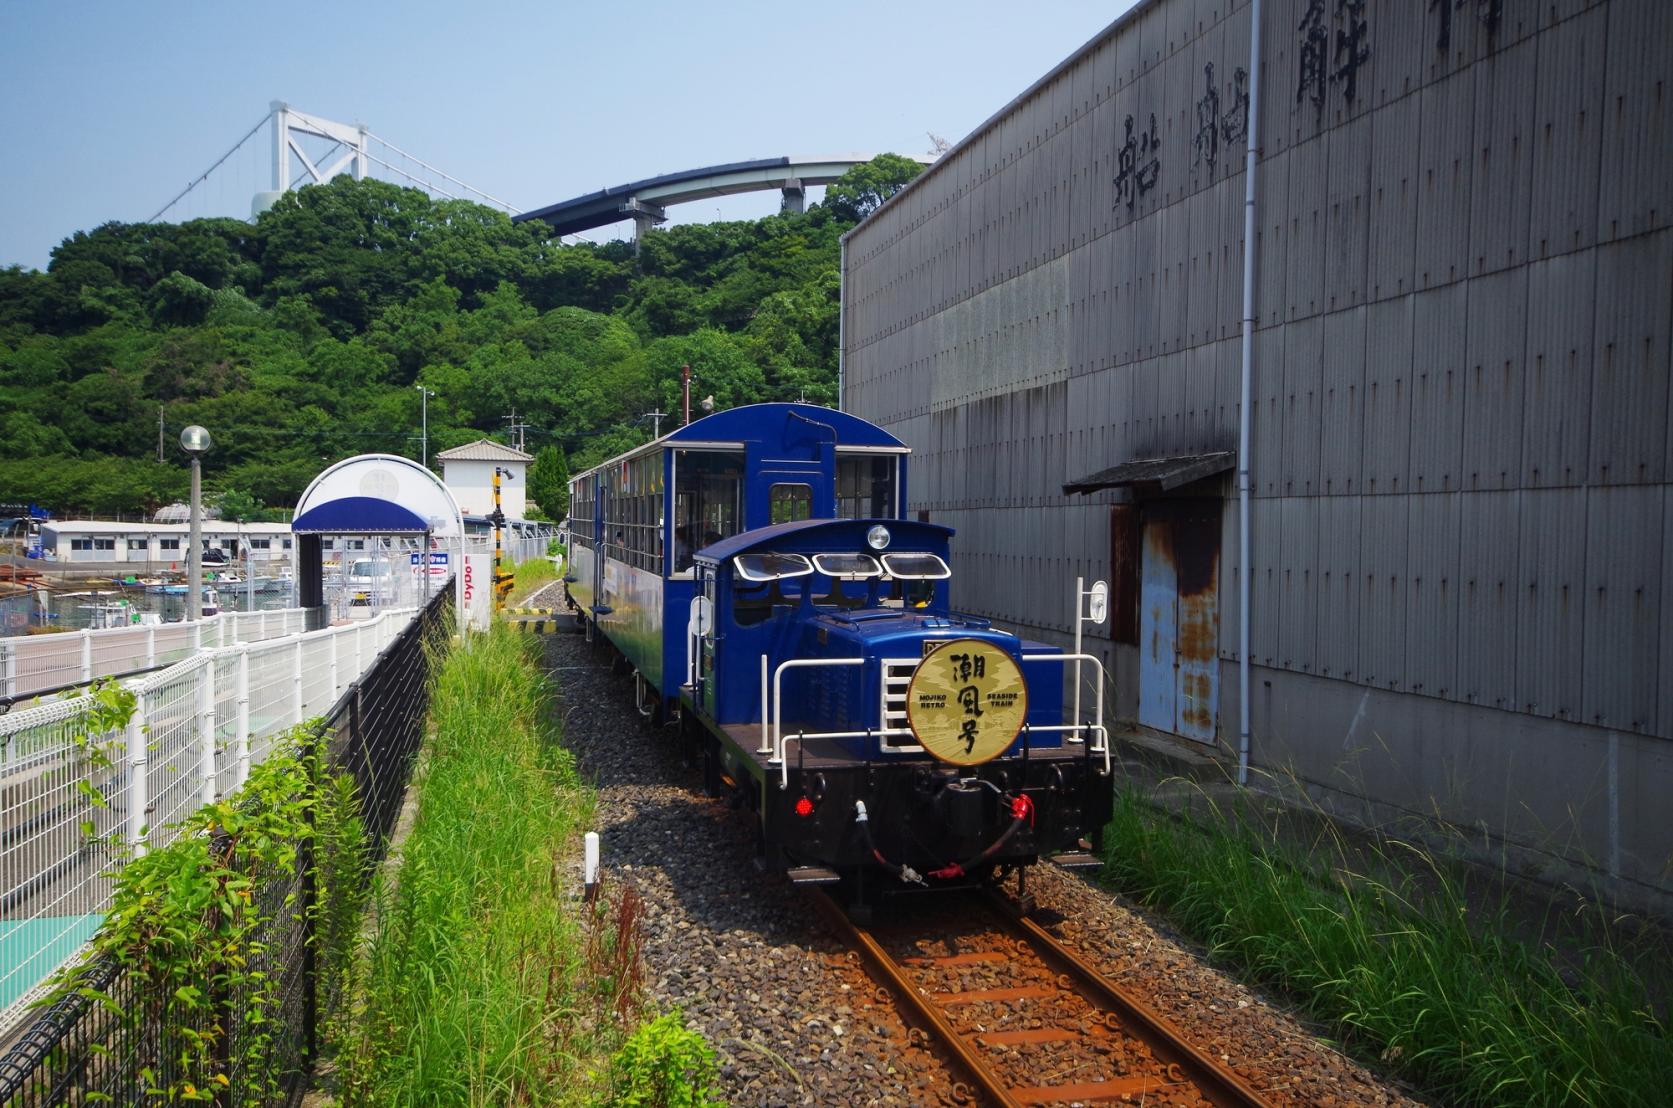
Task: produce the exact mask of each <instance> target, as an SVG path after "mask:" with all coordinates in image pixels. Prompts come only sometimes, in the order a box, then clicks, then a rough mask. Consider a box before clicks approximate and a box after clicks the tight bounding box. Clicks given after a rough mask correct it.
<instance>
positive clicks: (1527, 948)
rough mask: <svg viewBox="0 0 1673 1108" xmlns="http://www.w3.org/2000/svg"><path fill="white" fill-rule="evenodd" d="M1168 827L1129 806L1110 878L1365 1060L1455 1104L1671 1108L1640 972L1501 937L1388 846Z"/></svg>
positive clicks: (1226, 812) (1611, 955) (1664, 1054)
mask: <svg viewBox="0 0 1673 1108" xmlns="http://www.w3.org/2000/svg"><path fill="white" fill-rule="evenodd" d="M1205 809H1206V810H1205ZM1192 817H1193V819H1192V821H1191V822H1186V821H1184V820H1181V819H1176V818H1175V817H1173V816H1170V815H1168V814H1167V813H1165V812H1162V811H1159V810H1158V809H1156V808H1154V807H1152V806H1151V805H1149V804H1148V803H1146V802H1145V801H1144V800H1143V799H1142V798H1141V797H1139V796H1138V795H1137V794H1136V793H1135V792H1133V791H1131V790H1129V791H1126V792H1124V793H1122V794H1121V795H1120V796H1119V797H1118V800H1117V804H1116V810H1115V817H1114V819H1113V820H1112V822H1111V823H1110V825H1109V828H1108V830H1107V831H1106V833H1105V838H1104V843H1105V852H1106V855H1107V860H1108V861H1107V866H1106V869H1105V871H1104V872H1105V879H1106V880H1107V881H1109V882H1110V883H1112V884H1114V885H1116V886H1118V887H1120V888H1121V889H1123V890H1125V891H1127V892H1129V893H1131V894H1133V895H1135V896H1137V897H1138V898H1139V899H1141V900H1142V901H1144V902H1145V903H1147V904H1151V905H1154V906H1156V907H1157V908H1159V909H1160V910H1161V911H1162V912H1163V913H1164V914H1166V915H1167V916H1168V917H1169V918H1170V919H1172V920H1174V921H1176V922H1177V923H1178V924H1180V925H1181V926H1182V927H1183V928H1184V929H1185V930H1186V931H1188V932H1189V933H1190V934H1191V935H1193V936H1194V937H1196V938H1197V939H1199V940H1201V941H1203V942H1205V943H1207V944H1208V945H1209V946H1210V947H1211V948H1212V951H1213V953H1214V954H1215V955H1216V956H1218V957H1220V958H1223V959H1225V960H1227V961H1230V962H1231V963H1233V964H1235V965H1236V966H1238V967H1239V968H1241V969H1242V970H1243V971H1245V972H1246V973H1247V974H1248V975H1249V976H1251V977H1253V978H1254V979H1256V980H1259V981H1261V982H1265V983H1268V984H1271V985H1275V986H1278V987H1280V988H1281V989H1283V990H1284V991H1285V992H1287V993H1288V994H1289V995H1290V996H1291V997H1293V998H1294V999H1295V1000H1296V1001H1297V1002H1298V1003H1299V1004H1300V1005H1301V1006H1302V1007H1303V1008H1304V1009H1305V1010H1306V1011H1307V1012H1308V1013H1309V1014H1311V1015H1312V1016H1314V1017H1315V1018H1317V1019H1319V1020H1321V1021H1323V1022H1325V1023H1326V1024H1328V1025H1330V1026H1331V1027H1333V1028H1334V1029H1335V1030H1336V1032H1337V1033H1338V1034H1340V1035H1341V1036H1342V1038H1343V1039H1344V1041H1345V1042H1346V1043H1347V1044H1348V1045H1349V1046H1350V1047H1351V1048H1354V1049H1356V1050H1358V1051H1359V1052H1360V1053H1362V1054H1367V1055H1370V1056H1376V1057H1380V1058H1381V1059H1382V1060H1383V1061H1384V1062H1386V1063H1387V1064H1388V1065H1389V1066H1391V1067H1392V1068H1393V1069H1395V1070H1397V1071H1398V1072H1400V1073H1402V1074H1404V1075H1405V1076H1407V1077H1409V1078H1410V1079H1411V1080H1413V1081H1414V1082H1416V1083H1418V1084H1420V1085H1421V1086H1422V1087H1423V1088H1425V1089H1426V1090H1427V1091H1429V1092H1430V1093H1432V1094H1434V1095H1435V1096H1436V1097H1437V1098H1439V1099H1442V1100H1444V1101H1445V1102H1447V1103H1455V1104H1461V1105H1568V1104H1581V1105H1598V1106H1604V1105H1608V1106H1616V1105H1621V1106H1629V1105H1659V1104H1662V1103H1665V1101H1666V1098H1667V1096H1668V1093H1667V1090H1669V1089H1673V1043H1670V1042H1669V1041H1668V1036H1667V1033H1666V1027H1665V1025H1664V1023H1663V1022H1662V1020H1661V1018H1660V1017H1658V1015H1657V1013H1656V1011H1655V1009H1654V1005H1653V1003H1652V1000H1651V992H1650V991H1649V990H1648V989H1647V988H1646V985H1645V982H1644V981H1643V980H1642V979H1641V978H1640V976H1639V972H1638V968H1637V965H1636V964H1635V962H1634V961H1633V960H1632V959H1630V958H1628V957H1627V956H1626V955H1625V954H1624V953H1623V952H1622V951H1621V950H1619V949H1616V948H1614V947H1611V946H1609V945H1606V944H1601V943H1600V944H1598V945H1594V946H1592V947H1590V948H1589V949H1586V950H1585V951H1584V952H1583V956H1582V957H1580V958H1578V959H1569V960H1567V961H1566V962H1563V961H1559V960H1558V959H1556V958H1555V957H1553V953H1552V951H1550V950H1549V949H1546V948H1543V947H1541V946H1537V945H1533V944H1530V943H1527V942H1523V941H1518V940H1516V939H1513V938H1511V937H1509V934H1510V932H1511V931H1512V928H1511V927H1510V926H1509V920H1508V915H1507V914H1508V912H1509V911H1510V906H1509V903H1508V901H1507V900H1505V899H1504V897H1503V896H1502V894H1501V895H1499V896H1498V897H1497V899H1495V897H1494V896H1492V895H1487V896H1485V897H1484V896H1483V895H1481V891H1480V890H1478V889H1473V888H1471V887H1470V884H1469V882H1470V877H1469V874H1468V871H1467V870H1464V869H1462V868H1458V867H1454V866H1452V865H1449V864H1448V863H1447V862H1446V861H1445V860H1443V859H1440V858H1437V857H1436V856H1435V855H1434V854H1433V853H1431V852H1428V851H1426V850H1423V849H1420V848H1418V847H1415V846H1412V845H1411V844H1407V843H1402V842H1398V841H1395V840H1388V839H1384V840H1378V841H1374V842H1372V843H1371V844H1369V845H1368V846H1361V845H1359V844H1355V846H1354V847H1353V848H1352V849H1349V848H1347V847H1346V846H1345V844H1343V843H1342V842H1341V841H1340V840H1335V839H1332V838H1331V837H1330V836H1328V835H1326V836H1325V837H1323V838H1322V839H1315V840H1314V841H1313V842H1312V843H1311V844H1310V846H1298V845H1295V843H1296V840H1295V839H1290V838H1285V837H1283V836H1281V835H1276V834H1274V833H1273V832H1274V828H1272V827H1271V826H1269V825H1266V824H1263V823H1262V822H1261V821H1260V820H1259V819H1256V818H1254V817H1253V816H1252V815H1251V813H1250V812H1249V811H1247V810H1244V809H1241V808H1236V807H1234V808H1227V807H1224V806H1218V805H1215V804H1213V803H1212V802H1210V803H1208V804H1207V805H1194V806H1193V811H1192Z"/></svg>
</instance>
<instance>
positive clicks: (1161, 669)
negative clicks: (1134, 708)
mask: <svg viewBox="0 0 1673 1108" xmlns="http://www.w3.org/2000/svg"><path fill="white" fill-rule="evenodd" d="M1140 574H1141V575H1140V578H1139V582H1140V583H1139V722H1140V723H1142V724H1144V725H1145V726H1146V727H1154V728H1156V729H1157V730H1158V731H1172V730H1173V729H1174V721H1175V720H1176V719H1177V715H1176V713H1175V711H1174V693H1175V691H1176V690H1177V689H1178V687H1179V677H1178V673H1177V670H1178V663H1177V659H1178V657H1179V582H1178V580H1177V579H1176V577H1175V575H1174V564H1173V520H1172V519H1169V518H1166V517H1163V518H1146V519H1145V521H1144V555H1143V561H1142V563H1141V566H1140Z"/></svg>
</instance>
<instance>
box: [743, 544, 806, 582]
mask: <svg viewBox="0 0 1673 1108" xmlns="http://www.w3.org/2000/svg"><path fill="white" fill-rule="evenodd" d="M732 565H733V567H734V568H735V569H736V570H737V571H738V576H739V577H741V578H743V579H744V580H745V581H782V580H783V579H784V578H786V577H806V576H807V575H808V574H810V573H812V572H813V566H812V565H810V564H809V563H808V560H807V559H806V558H804V557H802V556H801V555H800V554H776V553H773V552H771V551H768V552H767V553H764V554H739V555H738V556H737V557H735V558H733V559H732Z"/></svg>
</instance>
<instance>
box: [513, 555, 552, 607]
mask: <svg viewBox="0 0 1673 1108" xmlns="http://www.w3.org/2000/svg"><path fill="white" fill-rule="evenodd" d="M511 572H512V573H513V574H514V575H515V577H516V579H517V583H516V585H515V586H514V587H513V588H512V590H511V595H510V596H509V597H507V598H506V606H507V607H516V606H517V605H518V604H520V603H522V602H523V601H525V600H527V599H528V598H529V597H530V596H532V595H534V593H535V591H536V590H538V589H541V588H543V587H545V586H546V585H549V584H551V583H552V582H553V581H556V580H557V579H558V567H557V566H555V565H553V564H552V559H550V558H530V559H529V560H528V561H526V562H518V563H517V564H516V565H515V566H513V567H512V569H511Z"/></svg>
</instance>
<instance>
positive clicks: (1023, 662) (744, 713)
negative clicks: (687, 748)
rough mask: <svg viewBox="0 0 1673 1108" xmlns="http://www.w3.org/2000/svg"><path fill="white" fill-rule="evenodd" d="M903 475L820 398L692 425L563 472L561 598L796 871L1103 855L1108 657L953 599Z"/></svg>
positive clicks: (919, 871) (886, 451) (939, 869)
mask: <svg viewBox="0 0 1673 1108" xmlns="http://www.w3.org/2000/svg"><path fill="white" fill-rule="evenodd" d="M907 464H908V451H907V449H906V447H905V446H904V444H902V443H900V442H899V441H898V440H897V439H895V438H893V436H890V435H889V434H888V433H887V432H885V431H883V430H882V429H880V428H878V427H875V426H873V425H872V424H870V423H867V422H865V421H864V420H860V419H857V418H855V417H853V416H850V415H846V414H844V413H842V412H836V411H831V410H829V409H823V408H816V407H813V406H810V405H804V404H761V405H753V406H750V407H746V408H739V409H734V410H732V411H728V412H723V413H719V414H716V415H713V416H709V417H707V418H705V419H702V420H699V421H698V422H696V423H693V424H691V425H689V426H687V427H684V428H681V429H680V430H679V431H676V432H674V433H672V434H670V435H667V436H665V437H664V438H662V439H659V440H657V441H656V442H654V443H651V444H649V445H647V446H645V447H643V448H640V449H639V450H636V451H633V452H630V453H628V454H625V455H623V456H621V457H619V458H614V459H612V460H610V461H609V462H606V463H604V464H603V465H601V466H599V467H597V468H595V469H593V470H590V471H588V472H586V473H583V474H580V475H578V476H577V477H576V478H575V480H574V482H573V483H572V486H571V508H570V537H571V542H570V559H571V568H570V573H569V575H568V576H566V578H565V585H566V589H567V594H568V597H569V600H570V603H571V605H572V607H574V608H575V609H576V610H577V612H578V614H579V615H580V617H581V618H582V619H583V621H585V624H586V626H587V629H588V631H589V633H591V634H593V635H595V636H596V637H598V638H600V639H603V640H605V641H607V642H608V643H609V644H610V645H611V647H613V648H614V649H615V650H617V651H618V652H619V653H620V654H621V656H622V657H623V658H624V659H625V661H626V664H628V665H629V666H631V667H632V669H633V671H634V676H635V685H636V689H637V692H638V696H639V699H640V706H641V710H642V711H644V712H645V713H646V714H647V715H652V716H654V717H656V718H657V720H658V721H659V722H663V721H666V722H673V721H674V720H675V719H676V718H677V720H678V723H679V726H680V729H681V734H682V735H683V736H684V737H685V739H686V740H687V741H688V742H689V743H690V744H691V748H692V749H693V751H694V752H696V753H697V754H699V755H700V756H701V759H702V762H703V764H704V767H705V780H706V784H707V785H708V787H709V788H710V789H711V791H715V792H728V793H730V794H731V795H732V796H734V797H735V798H736V800H737V801H738V802H739V803H740V804H742V805H746V806H748V807H749V808H750V810H751V811H753V812H754V813H755V815H756V817H757V825H758V828H759V832H760V834H759V839H758V847H759V850H760V853H761V856H762V858H763V860H764V862H765V863H766V864H768V865H771V866H773V867H782V868H783V869H784V870H785V871H786V872H787V873H788V874H789V876H790V878H791V879H792V880H794V881H800V882H809V883H831V882H838V881H850V882H854V883H856V884H857V885H861V886H863V885H864V883H865V882H866V881H867V880H873V879H875V878H878V877H883V878H885V879H886V880H889V881H896V880H898V881H900V882H905V883H907V884H913V885H937V884H955V883H968V882H972V881H979V880H984V879H987V878H988V877H990V876H991V875H992V874H993V873H995V872H997V871H1000V870H1002V869H1004V868H1014V867H1018V866H1023V865H1026V864H1029V863H1032V862H1034V861H1037V860H1038V859H1039V858H1041V857H1051V858H1053V859H1055V860H1057V861H1059V862H1061V863H1063V864H1096V856H1095V855H1094V854H1092V853H1089V851H1090V849H1091V847H1092V843H1091V841H1090V840H1092V839H1094V838H1095V837H1096V835H1097V832H1098V830H1099V829H1100V828H1102V826H1103V825H1104V823H1105V822H1107V820H1108V818H1109V811H1110V802H1111V782H1110V779H1109V769H1110V763H1109V747H1108V737H1107V734H1106V732H1105V730H1104V727H1103V722H1102V689H1103V680H1102V670H1101V668H1100V667H1099V665H1098V662H1097V661H1096V659H1094V658H1092V657H1090V656H1087V655H1074V656H1071V655H1065V654H1064V653H1063V652H1062V651H1060V650H1058V649H1057V648H1055V647H1051V646H1048V645H1045V644H1042V643H1035V642H1028V641H1026V640H1024V639H1023V638H1021V637H1020V636H1018V635H1016V634H1014V633H1012V632H1010V631H1007V630H1005V629H1003V628H999V627H995V626H993V625H992V624H991V623H990V622H989V621H987V620H985V619H981V618H978V617H975V616H970V615H964V614H960V613H958V612H957V611H955V610H954V609H953V607H952V597H951V592H952V586H953V581H954V578H953V560H952V553H951V539H952V535H953V532H952V530H951V529H950V528H947V527H943V526H939V525H936V524H932V523H927V522H921V521H915V520H911V519H908V518H906V513H905V504H906V489H907ZM1083 679H1084V681H1085V685H1086V687H1087V688H1088V689H1089V690H1090V691H1089V692H1088V693H1087V695H1085V696H1084V697H1083V696H1081V695H1080V694H1079V692H1078V691H1077V692H1076V693H1075V694H1074V696H1073V697H1072V702H1079V703H1080V705H1081V707H1082V708H1084V709H1086V710H1087V714H1086V715H1085V716H1084V718H1077V717H1074V713H1071V717H1072V718H1069V719H1067V720H1066V719H1065V707H1066V705H1065V696H1064V689H1065V687H1066V686H1067V687H1068V688H1070V689H1074V690H1079V689H1081V688H1082V685H1081V683H1080V682H1082V680H1083Z"/></svg>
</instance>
